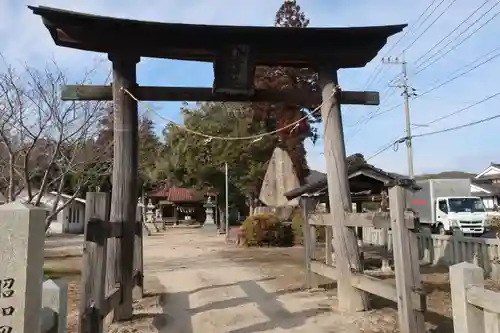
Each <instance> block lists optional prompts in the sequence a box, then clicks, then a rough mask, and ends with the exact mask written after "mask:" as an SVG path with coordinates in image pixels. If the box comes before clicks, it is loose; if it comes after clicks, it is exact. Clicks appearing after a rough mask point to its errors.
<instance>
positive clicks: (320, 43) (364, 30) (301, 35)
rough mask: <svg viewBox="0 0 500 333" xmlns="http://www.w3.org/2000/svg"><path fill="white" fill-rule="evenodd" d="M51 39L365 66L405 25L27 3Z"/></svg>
mask: <svg viewBox="0 0 500 333" xmlns="http://www.w3.org/2000/svg"><path fill="white" fill-rule="evenodd" d="M29 8H30V9H31V10H32V11H33V13H34V14H36V15H40V16H41V17H42V18H43V22H44V24H45V26H46V27H47V29H48V30H49V31H50V34H51V35H52V38H53V39H54V41H55V43H56V44H57V45H59V46H65V47H70V48H75V49H81V50H87V51H97V52H104V53H110V52H120V51H121V52H127V53H130V52H132V51H133V52H135V53H137V54H138V55H139V56H144V57H154V58H168V59H179V60H194V61H205V62H213V61H214V60H215V57H216V54H217V51H218V49H220V48H221V47H224V46H226V45H233V44H245V45H250V47H251V48H252V53H253V57H254V59H255V63H256V64H257V65H279V66H298V67H309V65H310V64H312V63H314V64H318V63H323V64H328V65H334V66H335V67H336V68H354V67H363V66H365V65H366V64H367V63H368V62H369V61H371V60H372V59H373V58H374V57H375V56H376V54H377V53H378V52H379V50H380V49H381V48H382V47H383V46H384V45H385V43H386V42H387V38H388V37H390V36H392V35H394V34H396V33H398V32H400V31H402V30H403V28H404V27H405V26H406V25H388V26H377V27H348V28H307V29H304V28H276V27H251V26H243V27H242V26H219V25H195V24H181V23H158V22H147V21H137V20H129V19H118V18H112V17H105V16H97V15H90V14H84V13H77V12H71V11H66V10H61V9H55V8H49V7H42V6H40V7H33V6H29Z"/></svg>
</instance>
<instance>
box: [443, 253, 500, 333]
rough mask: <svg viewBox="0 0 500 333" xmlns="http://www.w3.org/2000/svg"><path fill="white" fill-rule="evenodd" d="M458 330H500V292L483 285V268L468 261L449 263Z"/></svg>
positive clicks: (486, 332) (480, 332) (475, 332)
mask: <svg viewBox="0 0 500 333" xmlns="http://www.w3.org/2000/svg"><path fill="white" fill-rule="evenodd" d="M450 285H451V300H452V306H453V327H454V331H455V333H500V316H499V314H500V293H498V292H495V291H492V290H487V289H485V288H484V271H483V269H481V268H480V267H479V266H477V265H475V264H471V263H467V262H463V263H460V264H456V265H453V266H451V267H450Z"/></svg>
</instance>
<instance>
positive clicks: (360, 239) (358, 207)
mask: <svg viewBox="0 0 500 333" xmlns="http://www.w3.org/2000/svg"><path fill="white" fill-rule="evenodd" d="M362 212H363V203H362V202H361V201H358V202H356V213H362ZM356 236H357V237H358V248H359V260H360V261H361V262H363V260H364V257H365V254H364V252H363V227H357V228H356Z"/></svg>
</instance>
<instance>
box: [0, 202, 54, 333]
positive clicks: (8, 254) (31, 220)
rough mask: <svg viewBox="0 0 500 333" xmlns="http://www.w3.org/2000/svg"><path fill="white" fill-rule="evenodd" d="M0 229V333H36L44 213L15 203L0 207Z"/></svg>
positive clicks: (38, 317) (40, 293)
mask: <svg viewBox="0 0 500 333" xmlns="http://www.w3.org/2000/svg"><path fill="white" fill-rule="evenodd" d="M0 228H1V231H0V258H1V259H0V260H1V263H2V270H1V271H0V332H2V333H25V332H38V331H39V330H40V326H39V325H40V322H39V320H40V309H41V306H42V280H43V260H44V251H43V249H44V241H45V211H44V210H43V209H40V208H36V207H33V206H31V205H26V204H22V203H18V202H13V203H9V204H6V205H2V206H0Z"/></svg>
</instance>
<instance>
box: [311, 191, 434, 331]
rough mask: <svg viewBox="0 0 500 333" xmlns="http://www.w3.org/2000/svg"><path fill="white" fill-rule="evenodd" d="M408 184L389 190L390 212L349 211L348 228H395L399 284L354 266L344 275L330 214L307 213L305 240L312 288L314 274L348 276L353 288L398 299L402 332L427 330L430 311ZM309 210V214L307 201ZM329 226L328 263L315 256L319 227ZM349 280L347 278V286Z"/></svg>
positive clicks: (395, 254)
mask: <svg viewBox="0 0 500 333" xmlns="http://www.w3.org/2000/svg"><path fill="white" fill-rule="evenodd" d="M408 191H409V190H407V189H406V188H405V187H404V184H399V185H397V186H394V187H392V188H391V189H390V191H389V196H390V211H391V213H390V215H389V214H387V213H349V212H346V218H345V225H346V226H347V227H378V228H380V227H382V228H389V227H390V228H391V229H392V231H393V233H392V234H393V242H394V247H395V248H398V249H400V250H399V251H395V253H394V262H395V264H394V266H395V273H396V274H395V275H396V285H393V284H391V283H389V282H387V281H384V280H382V279H378V278H375V277H372V276H368V275H365V274H363V273H360V272H356V271H354V270H353V269H352V267H351V272H350V274H340V272H339V267H337V265H336V264H337V262H336V260H335V259H336V258H335V257H334V253H335V252H337V249H335V252H333V250H334V249H333V247H332V237H333V234H332V231H331V228H332V226H333V225H334V223H335V221H334V219H333V217H332V215H330V214H312V215H310V216H307V218H306V219H305V221H306V222H305V224H304V240H305V252H306V255H305V257H306V261H305V265H306V278H307V281H306V283H307V285H308V286H309V287H317V282H316V281H315V279H314V274H318V275H321V276H324V277H327V278H329V279H331V280H336V281H339V280H340V279H348V281H347V283H348V284H350V285H351V286H352V287H354V288H356V289H358V290H362V291H364V292H367V293H369V294H374V295H377V296H380V297H383V298H385V299H388V300H391V301H394V302H396V303H397V305H398V317H399V328H400V331H401V332H402V333H423V332H425V327H424V317H423V313H424V312H425V311H426V297H425V294H424V293H423V291H422V286H421V280H420V273H419V256H418V242H417V235H416V233H415V230H416V226H415V219H414V217H413V214H411V213H410V212H407V211H406V195H408ZM304 206H305V213H306V214H307V213H308V207H307V204H306V205H304ZM318 225H321V226H324V227H325V228H326V240H325V252H326V256H325V257H326V258H325V262H321V261H318V260H316V259H315V256H314V252H315V249H316V237H315V235H316V233H315V226H318ZM345 283H346V281H345V280H344V285H345Z"/></svg>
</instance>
